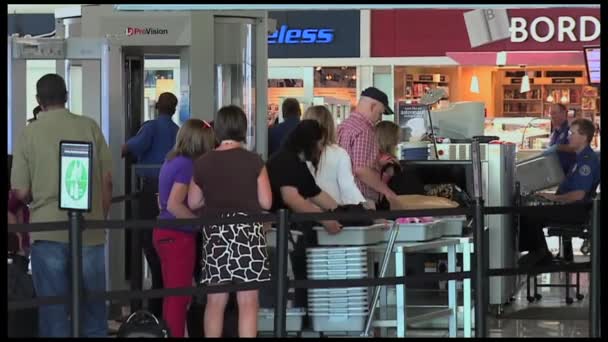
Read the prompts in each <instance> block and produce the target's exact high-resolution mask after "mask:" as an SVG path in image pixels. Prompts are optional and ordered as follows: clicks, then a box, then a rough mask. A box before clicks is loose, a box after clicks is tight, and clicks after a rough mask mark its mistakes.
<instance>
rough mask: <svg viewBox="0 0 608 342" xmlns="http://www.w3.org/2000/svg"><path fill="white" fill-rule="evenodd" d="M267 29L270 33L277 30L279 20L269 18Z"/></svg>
mask: <svg viewBox="0 0 608 342" xmlns="http://www.w3.org/2000/svg"><path fill="white" fill-rule="evenodd" d="M266 27H267V30H268V33H269V34H270V33H273V32H274V31H276V30H277V20H276V19H272V18H268V19H267V26H266Z"/></svg>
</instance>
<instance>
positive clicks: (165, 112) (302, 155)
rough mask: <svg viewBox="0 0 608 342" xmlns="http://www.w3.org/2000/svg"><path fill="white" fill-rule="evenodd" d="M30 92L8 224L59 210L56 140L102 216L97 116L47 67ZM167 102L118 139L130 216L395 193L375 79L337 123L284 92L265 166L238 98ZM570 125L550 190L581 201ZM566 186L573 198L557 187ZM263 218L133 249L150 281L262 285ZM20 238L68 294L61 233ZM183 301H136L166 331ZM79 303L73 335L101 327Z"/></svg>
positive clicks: (175, 328) (252, 211)
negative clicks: (83, 151)
mask: <svg viewBox="0 0 608 342" xmlns="http://www.w3.org/2000/svg"><path fill="white" fill-rule="evenodd" d="M36 90H37V96H36V99H37V101H38V103H39V105H40V110H41V111H40V113H38V114H37V116H36V118H35V120H33V121H32V122H31V123H30V124H28V125H27V126H26V127H25V129H24V131H23V134H22V135H21V137H20V138H19V140H18V142H17V144H16V145H15V149H14V156H13V161H12V163H13V165H12V172H11V177H10V179H9V183H10V185H9V189H12V190H11V191H10V193H9V223H19V222H27V221H28V220H29V221H31V222H48V221H65V213H64V212H62V211H60V210H59V209H58V208H59V206H58V203H57V202H58V198H57V183H56V182H55V180H57V179H59V176H58V174H57V173H58V169H59V165H58V163H59V162H58V160H57V158H56V156H57V155H58V154H59V153H58V148H59V142H60V141H61V140H73V141H90V142H92V144H93V149H94V153H93V159H94V160H93V170H92V185H93V194H94V196H93V202H92V203H93V204H92V206H93V208H92V210H91V212H90V213H88V214H87V215H86V218H90V219H105V218H106V217H107V215H108V211H109V208H110V199H111V193H112V175H111V171H110V170H111V163H112V160H111V157H110V151H109V149H108V146H107V144H106V141H105V140H104V137H103V135H102V132H101V130H100V128H99V126H98V125H97V123H95V121H93V120H92V119H90V118H87V117H85V116H80V115H76V114H73V113H70V112H69V111H68V110H67V109H66V108H65V103H66V101H67V90H66V87H65V82H64V80H63V79H62V78H61V77H60V76H58V75H55V74H49V75H45V76H44V77H42V78H41V79H40V80H39V81H38V83H37V85H36ZM176 107H177V98H176V97H175V96H174V95H173V94H171V93H163V94H161V95H160V97H159V99H158V102H157V105H156V108H157V110H158V112H159V114H160V115H159V117H158V119H155V120H151V121H148V122H146V123H144V124H143V125H142V127H141V129H140V131H139V132H138V133H137V134H136V135H135V136H134V137H133V138H131V139H129V140H128V141H127V143H126V144H125V145H124V146H123V149H122V151H123V156H126V155H129V154H131V155H132V156H134V157H135V158H136V159H137V163H138V164H144V165H146V164H148V165H155V166H157V167H156V168H142V169H138V171H137V175H138V176H140V178H141V179H142V180H143V193H144V194H143V197H142V204H141V205H140V209H141V210H140V212H139V213H138V217H140V218H156V217H158V218H159V219H191V218H199V217H222V218H229V217H247V216H250V215H256V214H260V213H263V212H266V211H271V212H276V211H277V210H279V209H282V208H286V209H289V210H291V211H293V212H298V213H320V212H324V211H333V210H336V209H337V208H339V207H340V206H344V205H360V206H361V207H363V208H365V209H368V210H369V209H374V208H375V207H376V204H377V203H379V202H380V201H381V200H383V199H384V200H386V199H387V198H393V197H395V196H397V195H396V194H395V193H394V192H393V190H391V189H390V188H389V187H388V185H387V182H388V179H389V178H390V176H391V175H392V173H393V172H394V168H398V167H399V166H398V165H399V163H398V159H397V158H396V157H395V148H396V145H397V143H398V142H399V132H400V130H399V127H398V126H397V125H396V124H394V123H392V122H388V121H382V122H381V121H380V120H381V117H382V114H389V113H393V112H392V110H391V108H390V107H389V105H388V97H387V95H386V94H385V93H383V92H382V91H380V90H378V89H376V88H373V87H372V88H368V89H365V90H364V91H363V92H362V93H361V96H360V99H359V102H358V104H357V107H356V110H355V111H353V113H351V114H350V116H349V117H348V118H347V119H346V120H345V121H344V122H343V123H342V124H340V125H339V126H338V127H337V128H336V125H335V123H334V120H333V115H332V113H331V112H330V111H329V110H328V109H327V108H326V107H324V106H312V107H310V108H308V109H307V110H306V111H305V113H304V115H303V117H302V119H300V116H301V109H300V104H299V103H298V101H297V100H296V99H286V100H285V101H284V103H283V108H282V109H283V117H284V118H285V121H284V122H282V123H280V124H278V125H273V126H272V127H271V128H270V132H269V140H270V152H271V153H270V154H269V159H268V161H267V162H264V161H263V160H262V158H261V157H260V156H259V155H257V154H255V153H253V152H251V151H248V150H247V149H246V132H247V127H248V122H247V116H246V114H245V113H244V112H243V110H242V109H241V108H239V107H237V106H232V105H231V106H226V107H222V108H220V109H219V110H218V112H217V113H216V115H215V121H214V122H213V125H212V124H210V123H208V122H206V121H203V120H199V119H189V120H187V121H186V122H184V123H183V124H182V125H181V127H178V126H177V125H176V124H175V123H174V122H173V121H172V119H171V116H172V115H173V114H174V113H175V109H176ZM572 131H573V132H574V134H573V135H572V136H571V138H570V139H571V142H573V144H575V145H576V146H574V147H573V148H574V150H575V151H576V152H577V153H579V155H580V157H579V158H578V159H577V162H576V163H578V164H577V165H578V168H579V169H578V170H579V171H578V172H577V171H576V170H571V174H572V175H574V176H573V177H576V178H569V179H570V181H569V183H566V184H565V185H563V186H562V187H560V190H559V191H558V195H556V196H554V197H553V198H554V199H563V200H564V201H565V200H580V199H583V198H586V196H587V193H588V192H589V191H591V190H590V189H591V188H592V186H593V184H595V183H596V181H599V173H597V172H596V165H595V164H596V161H595V159H593V157H592V156H591V153H592V151H591V152H590V148H589V146H588V143H589V141H590V138H591V137H593V133H594V132H593V127H592V126H589V125H588V124H587V123H586V122H585V121H576V122H575V123H574V124H573V127H572ZM590 164H593V165H590ZM589 166H591V169H590V168H589ZM583 171H584V172H583ZM583 183H584V184H583ZM573 191H574V192H575V194H576V196H574V195H568V194H571V192H573ZM581 191H582V192H583V194H582V195H581V194H580V192H581ZM11 201H12V202H11ZM25 204H28V205H29V211H28V206H25ZM315 224H316V223H314V222H309V223H300V224H299V225H300V226H303V225H309V226H310V225H315ZM319 224H321V225H322V226H323V227H324V228H325V230H326V231H327V232H328V233H330V234H338V233H340V231H341V229H342V224H341V223H340V222H338V221H334V220H328V221H321V222H319ZM265 227H266V226H265V225H264V223H263V222H254V223H239V224H211V225H204V226H202V227H200V226H180V227H162V226H158V227H155V228H154V229H153V230H150V233H149V234H148V235H145V236H144V241H145V242H144V246H143V249H144V252H145V257H146V260H147V262H148V264H149V265H150V267H151V269H152V277H153V287H154V288H163V287H164V288H178V287H187V286H190V285H192V284H193V283H194V282H196V283H198V284H199V285H200V286H215V285H219V284H226V283H247V282H263V281H269V280H270V279H271V276H272V267H271V265H270V264H269V254H268V251H267V246H266V240H265ZM292 228H298V227H297V226H294V227H292ZM302 233H303V234H304V235H303V236H302V237H301V238H300V239H298V241H297V242H296V244H295V246H294V251H293V253H292V254H291V257H292V264H293V271H294V275H295V277H296V279H302V278H306V255H305V249H306V248H307V247H310V246H313V245H314V244H316V234H314V232H313V231H312V230H310V229H303V230H302ZM30 238H31V240H32V241H33V243H31V246H30V245H29V242H28V240H27V237H24V236H19V237H18V238H17V242H15V243H16V244H17V245H19V246H20V247H19V248H17V249H19V250H20V251H21V253H25V254H27V253H29V256H30V257H31V266H32V276H33V281H34V287H35V290H36V293H37V295H39V296H57V295H67V294H68V293H69V291H70V272H69V247H68V241H69V240H68V233H67V231H45V232H36V233H32V234H31V236H30ZM539 239H540V238H539ZM104 243H105V236H104V231H103V230H85V231H84V233H83V254H82V256H83V288H84V291H85V292H90V291H103V290H104V289H105V283H106V281H105V274H106V273H105V258H104ZM28 249H29V250H28ZM230 298H231V297H230V295H229V294H228V293H210V294H207V296H206V305H205V309H204V314H203V321H202V322H200V326H199V328H200V329H202V330H203V331H204V335H205V336H206V337H220V336H222V332H225V331H226V327H225V326H223V325H224V322H225V319H224V318H225V314H226V311H227V309H226V308H227V304H228V303H229V302H230V301H229V299H230ZM259 301H260V300H259V291H258V290H246V291H239V292H237V293H236V303H237V306H238V310H236V311H237V312H238V314H236V315H237V316H238V319H237V320H235V324H234V325H236V326H234V327H230V329H231V330H232V331H234V332H235V333H236V332H238V336H241V337H255V336H256V335H257V317H258V308H259V305H260V304H259ZM191 302H192V298H191V297H187V296H167V297H164V299H161V300H159V301H157V302H154V301H152V302H150V303H149V307H148V308H149V310H150V311H152V312H153V313H154V314H155V315H157V316H159V317H162V318H163V319H164V320H165V322H166V323H167V326H168V327H169V330H170V333H171V336H174V337H184V336H185V335H186V333H187V329H186V322H187V321H188V319H187V313H188V308H189V306H190V305H191ZM295 302H296V303H295V304H296V306H300V305H304V306H305V305H306V290H305V289H304V290H299V291H296V298H295ZM231 312H232V311H231ZM82 313H83V317H82V322H83V326H82V335H83V336H88V337H94V336H106V335H107V312H106V304H105V302H104V301H103V300H88V301H86V302H85V303H84V305H83V309H82ZM69 314H70V313H69V307H68V306H67V305H46V306H41V307H40V309H39V333H40V336H47V337H65V336H69V335H70V324H69V322H70V320H69ZM229 321H230V320H227V321H226V322H229ZM188 328H189V329H188V330H190V328H191V327H188Z"/></svg>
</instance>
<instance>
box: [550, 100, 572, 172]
mask: <svg viewBox="0 0 608 342" xmlns="http://www.w3.org/2000/svg"><path fill="white" fill-rule="evenodd" d="M550 115H551V126H552V127H553V132H552V133H551V136H550V138H549V149H548V150H547V151H546V152H545V154H547V153H553V152H557V157H558V158H559V162H560V164H561V165H562V170H563V171H564V174H566V173H568V170H570V168H571V167H572V164H574V162H575V160H576V154H575V151H574V150H573V148H572V146H570V144H569V135H570V125H569V124H568V108H566V106H564V105H563V104H561V103H554V104H552V105H551V109H550Z"/></svg>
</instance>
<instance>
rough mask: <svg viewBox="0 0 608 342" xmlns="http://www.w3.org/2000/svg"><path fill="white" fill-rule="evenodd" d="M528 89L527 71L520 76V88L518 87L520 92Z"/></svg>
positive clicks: (528, 78)
mask: <svg viewBox="0 0 608 342" xmlns="http://www.w3.org/2000/svg"><path fill="white" fill-rule="evenodd" d="M529 91H530V77H528V73H527V72H526V74H525V75H524V77H522V78H521V88H519V92H520V93H526V92H529Z"/></svg>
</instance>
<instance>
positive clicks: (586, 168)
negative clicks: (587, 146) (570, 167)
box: [578, 165, 591, 177]
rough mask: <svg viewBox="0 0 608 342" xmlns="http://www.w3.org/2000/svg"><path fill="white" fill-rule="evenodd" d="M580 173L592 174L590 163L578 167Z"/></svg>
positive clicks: (584, 174) (582, 174)
mask: <svg viewBox="0 0 608 342" xmlns="http://www.w3.org/2000/svg"><path fill="white" fill-rule="evenodd" d="M578 173H580V175H581V176H585V177H586V176H589V175H590V174H591V167H589V165H583V166H581V168H580V169H578Z"/></svg>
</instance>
